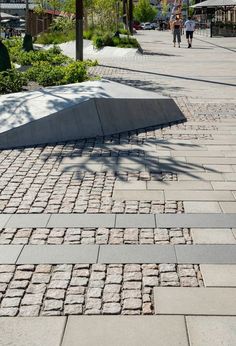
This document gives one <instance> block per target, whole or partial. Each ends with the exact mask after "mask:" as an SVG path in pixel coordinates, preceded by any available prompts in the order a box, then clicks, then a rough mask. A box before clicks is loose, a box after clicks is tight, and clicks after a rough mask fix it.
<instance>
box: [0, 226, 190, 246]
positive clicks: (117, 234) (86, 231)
mask: <svg viewBox="0 0 236 346" xmlns="http://www.w3.org/2000/svg"><path fill="white" fill-rule="evenodd" d="M4 244H5V245H6V244H11V245H20V244H31V245H37V244H41V245H42V244H47V245H50V244H51V245H59V244H88V245H89V244H97V245H102V244H111V245H121V244H133V245H138V244H146V245H147V244H188V245H189V244H192V237H191V235H190V230H189V229H188V228H169V229H167V228H159V229H158V228H150V229H148V228H143V229H142V228H125V229H123V228H20V229H17V228H8V229H7V228H6V229H2V230H0V245H4Z"/></svg>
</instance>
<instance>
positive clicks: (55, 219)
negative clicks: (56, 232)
mask: <svg viewBox="0 0 236 346" xmlns="http://www.w3.org/2000/svg"><path fill="white" fill-rule="evenodd" d="M114 226H115V215H114V214H113V215H112V214H53V215H52V216H51V217H50V220H49V222H48V224H47V227H114Z"/></svg>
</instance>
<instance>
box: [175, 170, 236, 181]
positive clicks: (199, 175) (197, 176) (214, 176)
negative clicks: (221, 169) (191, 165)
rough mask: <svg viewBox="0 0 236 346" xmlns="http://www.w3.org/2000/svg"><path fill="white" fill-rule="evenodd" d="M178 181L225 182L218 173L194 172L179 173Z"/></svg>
mask: <svg viewBox="0 0 236 346" xmlns="http://www.w3.org/2000/svg"><path fill="white" fill-rule="evenodd" d="M225 174H234V173H225ZM235 176H236V175H235ZM178 180H179V181H182V180H183V181H185V180H197V181H202V180H207V181H214V180H215V181H220V180H225V178H224V177H223V175H222V174H220V173H210V172H194V174H187V173H185V174H184V173H180V174H178Z"/></svg>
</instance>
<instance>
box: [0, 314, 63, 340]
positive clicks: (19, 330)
mask: <svg viewBox="0 0 236 346" xmlns="http://www.w3.org/2000/svg"><path fill="white" fill-rule="evenodd" d="M65 323H66V317H63V316H57V317H31V318H28V317H6V318H3V317H1V328H0V344H1V345H2V346H15V345H17V346H28V345H29V346H42V345H44V346H52V345H53V346H60V345H61V340H62V336H63V332H64V328H65Z"/></svg>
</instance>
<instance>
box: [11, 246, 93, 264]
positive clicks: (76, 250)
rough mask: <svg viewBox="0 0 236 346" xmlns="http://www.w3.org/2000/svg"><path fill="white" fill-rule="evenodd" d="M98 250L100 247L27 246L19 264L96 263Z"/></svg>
mask: <svg viewBox="0 0 236 346" xmlns="http://www.w3.org/2000/svg"><path fill="white" fill-rule="evenodd" d="M98 249H99V246H98V245H26V246H25V247H24V249H23V251H22V253H21V254H20V256H19V259H18V261H17V263H18V264H40V263H50V264H63V263H96V262H97V258H98Z"/></svg>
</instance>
